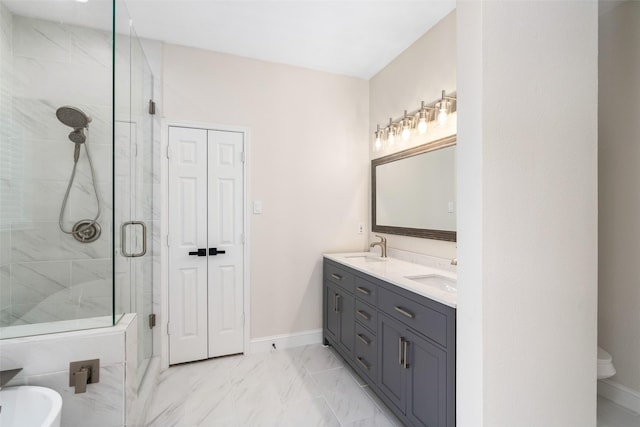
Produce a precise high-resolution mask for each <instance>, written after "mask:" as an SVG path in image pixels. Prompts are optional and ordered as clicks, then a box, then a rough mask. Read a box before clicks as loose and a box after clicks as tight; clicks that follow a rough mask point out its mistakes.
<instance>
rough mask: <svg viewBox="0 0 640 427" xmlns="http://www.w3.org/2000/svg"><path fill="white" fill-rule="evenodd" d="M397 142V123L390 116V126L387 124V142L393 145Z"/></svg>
mask: <svg viewBox="0 0 640 427" xmlns="http://www.w3.org/2000/svg"><path fill="white" fill-rule="evenodd" d="M394 142H396V125H395V124H394V123H393V119H392V118H389V126H387V143H388V144H389V145H393V144H394Z"/></svg>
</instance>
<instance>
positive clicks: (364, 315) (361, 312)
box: [357, 310, 371, 321]
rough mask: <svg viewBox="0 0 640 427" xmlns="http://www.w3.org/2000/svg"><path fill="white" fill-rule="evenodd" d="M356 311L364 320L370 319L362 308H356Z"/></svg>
mask: <svg viewBox="0 0 640 427" xmlns="http://www.w3.org/2000/svg"><path fill="white" fill-rule="evenodd" d="M357 313H358V316H360V317H362V318H363V319H364V320H366V321H369V320H371V316H369V315H368V314H367V313H365V312H364V311H362V310H358V311H357Z"/></svg>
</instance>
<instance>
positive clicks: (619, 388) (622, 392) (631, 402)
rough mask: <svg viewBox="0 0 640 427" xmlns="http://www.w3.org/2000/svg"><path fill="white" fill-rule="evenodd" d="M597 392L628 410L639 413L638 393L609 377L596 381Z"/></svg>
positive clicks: (639, 394)
mask: <svg viewBox="0 0 640 427" xmlns="http://www.w3.org/2000/svg"><path fill="white" fill-rule="evenodd" d="M598 394H599V395H600V396H602V397H605V398H607V399H609V400H610V401H612V402H614V403H616V404H618V405H620V406H623V407H625V408H627V409H629V410H630V411H633V412H635V413H640V393H638V392H637V391H636V390H633V389H630V388H629V387H625V386H623V385H622V384H619V383H617V382H615V381H611V380H610V379H604V380H599V381H598Z"/></svg>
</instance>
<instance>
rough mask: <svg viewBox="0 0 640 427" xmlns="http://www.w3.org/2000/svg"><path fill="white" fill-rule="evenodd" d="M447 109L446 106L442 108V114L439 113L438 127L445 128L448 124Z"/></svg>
mask: <svg viewBox="0 0 640 427" xmlns="http://www.w3.org/2000/svg"><path fill="white" fill-rule="evenodd" d="M447 116H448V114H447V108H446V107H445V106H442V107H440V112H439V113H438V125H439V126H444V125H446V124H447Z"/></svg>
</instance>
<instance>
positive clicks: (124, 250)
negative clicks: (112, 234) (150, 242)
mask: <svg viewBox="0 0 640 427" xmlns="http://www.w3.org/2000/svg"><path fill="white" fill-rule="evenodd" d="M130 225H139V226H141V227H142V250H141V251H140V252H138V253H133V254H130V253H129V252H127V245H126V242H127V228H128V227H129V226H130ZM120 251H121V252H122V256H123V257H126V258H137V257H141V256H144V255H145V254H146V253H147V224H145V223H144V222H142V221H127V222H123V223H122V225H121V226H120Z"/></svg>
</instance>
